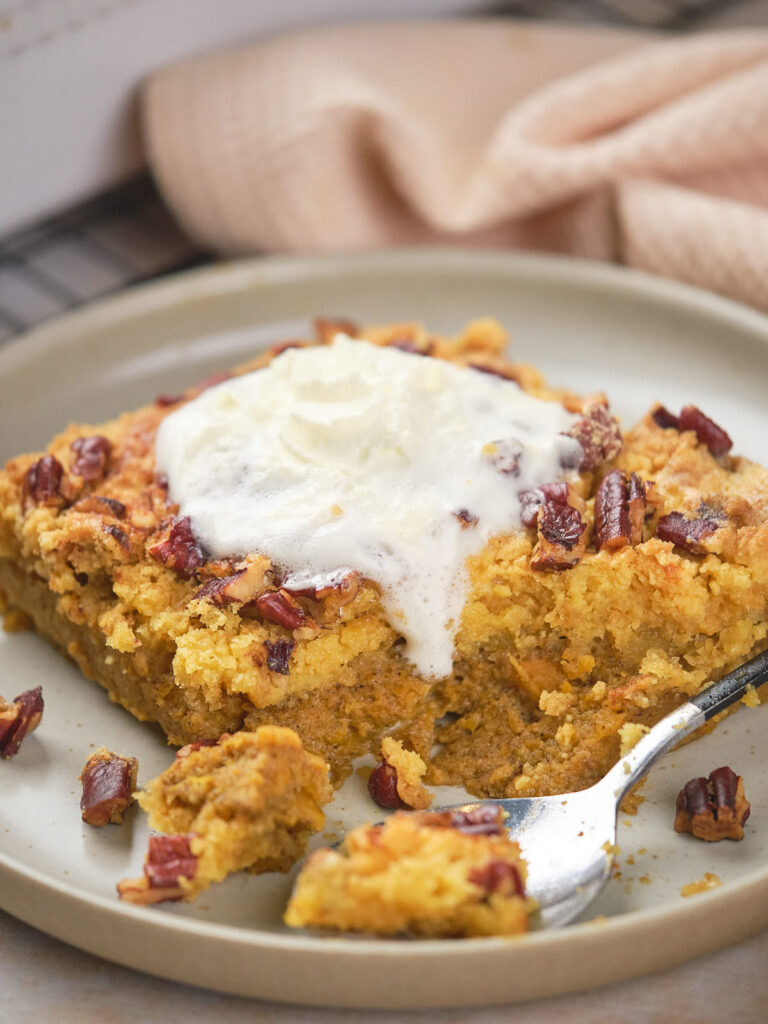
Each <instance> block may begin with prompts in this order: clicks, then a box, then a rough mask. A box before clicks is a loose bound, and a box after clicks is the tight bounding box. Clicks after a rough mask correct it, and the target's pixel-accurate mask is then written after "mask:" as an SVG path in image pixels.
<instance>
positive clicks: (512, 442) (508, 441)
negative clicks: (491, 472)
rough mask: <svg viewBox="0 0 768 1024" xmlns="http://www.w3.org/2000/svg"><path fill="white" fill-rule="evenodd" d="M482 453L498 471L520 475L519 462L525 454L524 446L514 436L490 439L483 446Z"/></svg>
mask: <svg viewBox="0 0 768 1024" xmlns="http://www.w3.org/2000/svg"><path fill="white" fill-rule="evenodd" d="M483 454H484V455H486V456H487V457H488V458H489V459H490V461H491V465H492V466H493V468H494V469H495V470H497V471H498V472H499V473H504V474H505V475H507V476H520V463H521V462H522V460H523V456H524V455H525V447H524V446H523V443H522V442H521V441H518V439H517V438H516V437H507V438H503V439H502V440H501V441H491V443H490V444H487V445H485V447H484V448H483Z"/></svg>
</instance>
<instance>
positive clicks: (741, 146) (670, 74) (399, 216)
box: [143, 21, 768, 309]
mask: <svg viewBox="0 0 768 1024" xmlns="http://www.w3.org/2000/svg"><path fill="white" fill-rule="evenodd" d="M143 99H144V123H145V129H146V139H147V148H148V155H149V160H150V164H151V167H152V169H153V171H154V174H155V176H156V179H157V181H158V184H159V187H160V189H161V191H162V192H163V194H164V196H165V198H166V200H167V202H168V203H169V205H170V206H171V208H172V209H173V210H174V211H175V213H176V215H177V217H178V219H179V220H180V222H181V224H182V225H183V226H184V228H185V229H186V230H187V231H188V232H189V233H190V234H191V235H192V236H193V237H194V238H195V239H197V240H198V241H200V242H201V243H202V244H203V245H205V246H207V247H209V248H212V249H214V250H216V251H218V252H220V253H222V254H227V255H234V254H242V253H248V252H254V251H259V250H265V249H266V250H277V251H303V252H312V251H332V250H333V251H337V250H344V249H347V250H348V249H358V248H364V247H376V246H386V245H403V244H406V245H407V244H419V243H427V242H429V243H443V242H450V243H458V244H464V245H494V246H507V247H514V248H526V249H536V250H544V251H552V252H564V253H571V254H573V255H578V256H587V257H592V258H596V259H605V260H616V261H619V262H623V263H627V264H629V265H631V266H635V267H640V268H642V269H645V270H648V271H651V272H653V273H657V274H662V275H666V276H669V277H673V278H677V279H678V280H682V281H688V282H690V283H693V284H698V285H701V286H704V287H707V288H711V289H713V290H715V291H719V292H722V293H723V294H725V295H729V296H731V297H733V298H736V299H740V300H741V301H743V302H747V303H751V304H753V305H755V306H758V307H761V308H764V309H768V31H766V30H750V31H728V32H719V33H713V34H708V35H698V36H693V37H687V38H675V39H668V40H662V41H660V40H659V38H658V37H657V36H650V35H649V34H647V33H638V32H618V31H609V30H606V29H577V28H574V27H570V26H569V27H565V26H560V25H555V24H546V23H541V24H530V23H525V24H518V23H513V22H508V21H474V22H472V21H452V22H429V23H423V22H422V23H400V24H376V25H371V24H365V25H347V26H334V27H329V28H321V29H315V30H311V31H306V32H303V33H300V34H296V35H291V36H285V37H282V38H277V39H272V40H268V41H262V42H256V43H253V44H251V45H247V46H244V47H242V48H240V49H237V50H232V51H228V52H225V53H220V54H213V55H211V56H203V57H198V58H192V59H189V60H186V61H184V62H183V63H181V64H177V65H174V66H172V67H170V68H166V69H163V70H161V71H159V72H158V73H156V74H155V75H154V76H153V77H152V78H151V79H150V81H149V82H148V83H147V86H146V89H145V92H144V98H143Z"/></svg>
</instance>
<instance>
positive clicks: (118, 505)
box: [72, 494, 127, 519]
mask: <svg viewBox="0 0 768 1024" xmlns="http://www.w3.org/2000/svg"><path fill="white" fill-rule="evenodd" d="M72 508H73V509H74V511H75V512H95V513H96V515H100V516H105V515H111V516H114V517H115V519H125V513H126V512H127V509H126V507H125V505H124V504H123V503H122V501H117V499H116V498H103V497H102V496H101V495H100V494H88V495H86V497H85V498H81V499H80V500H79V501H78V502H76V503H75V504H74V505H73V506H72Z"/></svg>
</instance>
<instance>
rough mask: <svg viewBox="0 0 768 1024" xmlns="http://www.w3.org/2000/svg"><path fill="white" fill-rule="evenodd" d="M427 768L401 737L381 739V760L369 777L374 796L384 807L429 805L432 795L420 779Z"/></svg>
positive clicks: (418, 808) (370, 791)
mask: <svg viewBox="0 0 768 1024" xmlns="http://www.w3.org/2000/svg"><path fill="white" fill-rule="evenodd" d="M426 770H427V766H426V765H425V764H424V761H423V760H422V759H421V758H420V757H419V755H418V754H417V753H416V752H415V751H413V750H406V748H405V747H404V746H403V744H402V743H401V742H400V740H396V739H394V737H392V736H385V737H384V739H383V740H382V741H381V760H380V761H379V763H378V764H377V765H376V767H375V768H374V769H373V771H372V772H371V774H370V776H369V778H368V792H369V793H370V795H371V799H372V800H373V801H374V803H377V804H378V805H379V807H383V808H384V809H385V810H397V809H398V808H404V807H407V808H410V809H413V810H423V809H424V808H426V807H429V805H430V804H431V803H432V794H431V793H430V792H429V790H427V789H425V788H424V786H423V785H422V782H421V779H422V776H423V775H424V774H425V773H426Z"/></svg>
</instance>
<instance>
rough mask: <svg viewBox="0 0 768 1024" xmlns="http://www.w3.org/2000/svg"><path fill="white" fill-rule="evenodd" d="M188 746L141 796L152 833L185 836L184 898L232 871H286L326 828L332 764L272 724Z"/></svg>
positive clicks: (289, 731) (182, 884)
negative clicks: (330, 765)
mask: <svg viewBox="0 0 768 1024" xmlns="http://www.w3.org/2000/svg"><path fill="white" fill-rule="evenodd" d="M190 746H191V749H190V748H182V749H181V750H180V751H179V752H178V754H177V756H176V760H175V761H174V763H173V764H172V765H171V766H170V768H167V769H166V770H165V771H164V772H163V773H162V774H161V775H159V776H158V777H157V778H155V779H153V780H152V781H151V782H150V783H149V784H148V785H147V787H146V789H145V790H143V791H141V792H139V793H137V795H136V796H137V800H138V802H139V804H140V805H141V807H142V808H143V810H145V811H146V812H147V814H148V815H149V824H150V827H151V828H153V829H156V830H158V831H160V832H164V833H166V834H167V835H168V836H175V837H187V840H188V844H187V845H188V848H189V852H188V854H185V858H186V859H185V864H186V867H185V872H184V873H183V874H180V875H179V877H178V879H176V880H175V881H174V884H178V885H179V886H180V887H181V889H182V895H183V898H184V899H186V900H190V899H194V898H195V897H196V896H197V895H198V894H199V893H200V892H202V891H203V890H204V889H207V888H208V886H209V885H210V884H211V883H212V882H220V881H222V880H223V879H224V878H225V877H226V876H227V875H229V874H232V873H233V872H235V871H244V870H248V871H251V872H253V873H261V872H264V871H287V870H289V868H290V867H291V866H292V865H293V864H294V863H295V862H296V860H298V859H299V857H301V856H302V855H303V853H304V851H305V849H306V845H307V841H308V840H309V837H310V835H312V834H313V833H314V832H319V831H320V830H321V829H322V827H323V825H324V822H325V817H324V815H323V812H322V810H321V808H322V806H323V805H324V804H326V803H328V801H329V800H330V799H331V787H330V784H329V782H328V766H327V764H326V763H325V762H324V761H323V760H322V759H321V758H319V757H316V756H315V755H314V754H309V753H307V751H306V750H305V749H304V747H303V745H302V743H301V740H300V739H299V737H298V736H297V735H296V733H294V732H293V731H292V730H290V729H284V728H278V727H275V726H262V728H260V729H258V730H257V731H256V732H247V731H242V732H239V733H236V734H235V735H232V736H230V735H224V736H222V737H221V739H220V740H219V741H218V742H217V743H213V744H211V743H208V744H191V745H190ZM180 841H181V840H180ZM191 861H194V871H191V868H190V862H191ZM145 876H146V870H145ZM167 878H168V872H167V871H165V872H164V873H163V884H165V882H166V881H167ZM149 886H150V888H152V880H151V878H150V879H149ZM131 891H133V890H131ZM153 902H154V901H153Z"/></svg>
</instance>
